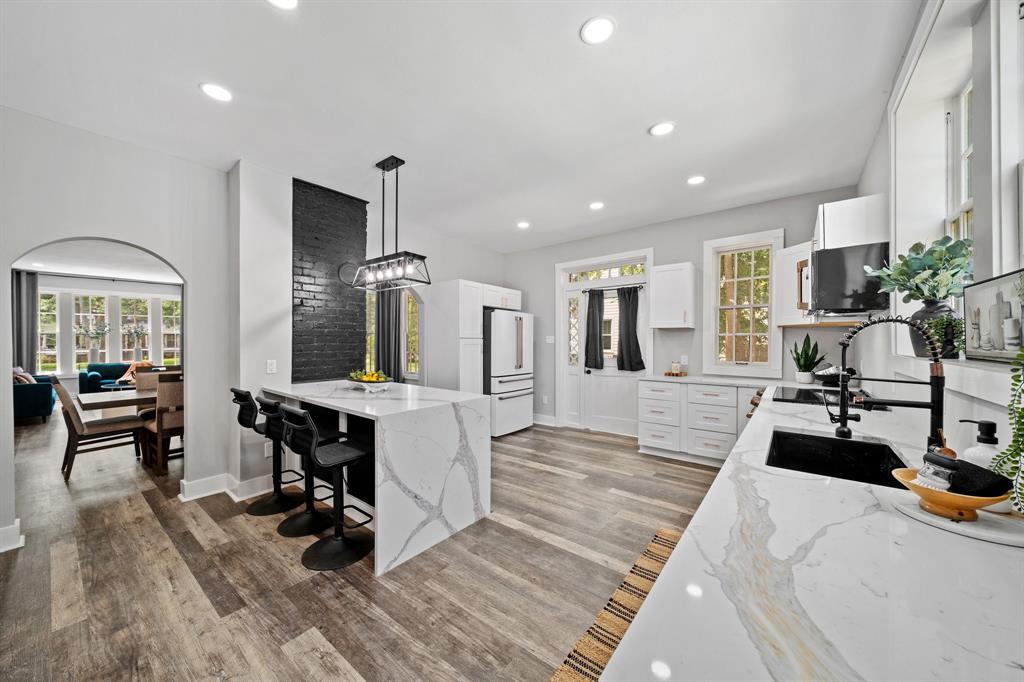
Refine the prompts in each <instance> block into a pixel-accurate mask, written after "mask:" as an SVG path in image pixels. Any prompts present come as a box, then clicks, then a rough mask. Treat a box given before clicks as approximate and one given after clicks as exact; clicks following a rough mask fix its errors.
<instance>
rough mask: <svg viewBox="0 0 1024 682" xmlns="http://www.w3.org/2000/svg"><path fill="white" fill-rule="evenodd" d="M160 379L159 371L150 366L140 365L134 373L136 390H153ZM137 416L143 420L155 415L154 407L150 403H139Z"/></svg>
mask: <svg viewBox="0 0 1024 682" xmlns="http://www.w3.org/2000/svg"><path fill="white" fill-rule="evenodd" d="M159 380H160V372H154V371H153V369H152V368H151V367H140V368H139V369H138V371H137V372H136V373H135V390H136V391H155V390H156V386H157V384H158V383H159ZM138 413H139V417H140V418H141V419H142V420H143V421H145V420H147V419H153V418H154V417H155V416H156V408H155V407H153V406H152V405H140V406H139V408H138Z"/></svg>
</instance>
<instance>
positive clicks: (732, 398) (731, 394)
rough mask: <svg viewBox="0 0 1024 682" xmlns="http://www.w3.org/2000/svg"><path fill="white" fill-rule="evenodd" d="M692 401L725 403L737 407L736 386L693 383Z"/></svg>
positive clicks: (704, 403)
mask: <svg viewBox="0 0 1024 682" xmlns="http://www.w3.org/2000/svg"><path fill="white" fill-rule="evenodd" d="M690 402H691V403H701V404H703V405H724V406H726V407H736V387H735V386H711V385H709V384H691V385H690Z"/></svg>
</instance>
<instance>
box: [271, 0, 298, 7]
mask: <svg viewBox="0 0 1024 682" xmlns="http://www.w3.org/2000/svg"><path fill="white" fill-rule="evenodd" d="M267 2H269V3H270V4H271V5H273V6H274V7H276V8H278V9H295V8H296V7H298V6H299V0H267Z"/></svg>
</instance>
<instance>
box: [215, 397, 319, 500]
mask: <svg viewBox="0 0 1024 682" xmlns="http://www.w3.org/2000/svg"><path fill="white" fill-rule="evenodd" d="M231 392H232V393H233V394H234V398H233V399H232V402H234V403H235V404H236V405H238V423H239V424H240V425H241V426H242V427H243V428H247V429H252V430H253V431H255V432H256V433H258V434H260V435H261V436H264V437H266V438H268V439H270V441H271V443H272V445H273V457H274V460H273V471H272V473H271V477H272V480H273V484H274V489H273V491H272V492H271V493H270V495H268V496H266V497H264V498H263V499H260V500H257V501H255V502H253V503H252V504H250V505H249V506H248V507H246V509H245V513H246V514H249V515H251V516H272V515H273V514H282V513H284V512H286V511H288V510H289V509H295V508H296V507H298V506H299V505H300V504H302V496H301V495H298V494H296V493H288V492H285V491H283V490H282V489H281V486H282V474H283V473H286V472H284V471H282V468H281V460H282V457H281V454H282V453H281V441H282V440H284V420H283V419H282V417H281V411H280V410H279V409H278V405H279V403H277V402H276V401H273V400H267V399H266V398H262V397H261V398H255V399H254V398H253V396H252V394H251V393H250V392H249V391H245V390H242V389H240V388H232V389H231ZM257 400H258V401H259V403H260V404H259V405H257V402H256V401H257ZM258 414H262V415H263V416H264V417H265V419H264V420H263V421H261V422H258V421H256V420H257V415H258ZM287 473H292V474H297V473H298V472H296V471H288V472H287ZM298 480H299V479H298V478H296V479H293V480H291V481H287V483H295V482H296V481H298Z"/></svg>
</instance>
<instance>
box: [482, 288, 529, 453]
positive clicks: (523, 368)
mask: <svg viewBox="0 0 1024 682" xmlns="http://www.w3.org/2000/svg"><path fill="white" fill-rule="evenodd" d="M484 393H486V394H488V395H490V396H491V435H492V436H503V435H505V434H506V433H512V432H513V431H519V430H520V429H525V428H527V427H529V426H532V425H533V315H531V314H529V313H521V312H518V311H515V310H496V309H492V308H485V309H484Z"/></svg>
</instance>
